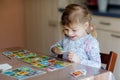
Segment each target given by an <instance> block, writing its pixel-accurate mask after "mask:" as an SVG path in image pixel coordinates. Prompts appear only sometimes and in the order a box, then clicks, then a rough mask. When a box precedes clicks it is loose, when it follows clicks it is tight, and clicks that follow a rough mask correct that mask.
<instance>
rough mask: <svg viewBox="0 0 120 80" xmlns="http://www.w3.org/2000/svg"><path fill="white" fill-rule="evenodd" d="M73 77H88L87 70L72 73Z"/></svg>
mask: <svg viewBox="0 0 120 80" xmlns="http://www.w3.org/2000/svg"><path fill="white" fill-rule="evenodd" d="M71 75H72V76H74V77H79V76H83V75H86V70H85V69H79V70H75V71H73V72H71Z"/></svg>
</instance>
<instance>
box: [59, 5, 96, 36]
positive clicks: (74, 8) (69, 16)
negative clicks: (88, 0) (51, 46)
mask: <svg viewBox="0 0 120 80" xmlns="http://www.w3.org/2000/svg"><path fill="white" fill-rule="evenodd" d="M91 19H92V18H91V14H90V12H89V10H88V8H87V7H86V6H85V5H83V4H69V5H68V6H67V7H66V8H65V10H64V12H63V14H62V17H61V25H62V26H66V25H67V26H69V25H71V24H73V23H85V22H89V27H88V30H87V32H88V33H91V34H92V35H93V36H94V37H96V36H97V34H96V31H95V29H94V26H93V25H92V24H91ZM91 25H92V26H91ZM91 27H92V29H91Z"/></svg>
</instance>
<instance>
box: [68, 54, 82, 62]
mask: <svg viewBox="0 0 120 80" xmlns="http://www.w3.org/2000/svg"><path fill="white" fill-rule="evenodd" d="M68 60H69V61H71V62H74V63H80V59H79V57H78V56H77V55H76V54H75V53H73V52H69V54H68Z"/></svg>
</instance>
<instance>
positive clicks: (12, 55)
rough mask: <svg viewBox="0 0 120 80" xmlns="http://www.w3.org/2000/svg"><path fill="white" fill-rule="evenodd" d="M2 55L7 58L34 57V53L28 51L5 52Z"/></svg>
mask: <svg viewBox="0 0 120 80" xmlns="http://www.w3.org/2000/svg"><path fill="white" fill-rule="evenodd" d="M3 55H5V56H7V57H9V58H28V57H36V53H33V52H30V51H28V50H19V51H6V52H3Z"/></svg>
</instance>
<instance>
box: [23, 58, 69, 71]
mask: <svg viewBox="0 0 120 80" xmlns="http://www.w3.org/2000/svg"><path fill="white" fill-rule="evenodd" d="M22 60H23V61H24V62H27V63H29V64H31V65H33V66H34V67H37V68H40V69H44V70H46V71H54V70H57V69H61V68H64V67H65V66H68V65H70V63H68V62H64V61H59V60H57V59H55V58H53V57H50V56H39V57H35V58H22Z"/></svg>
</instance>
